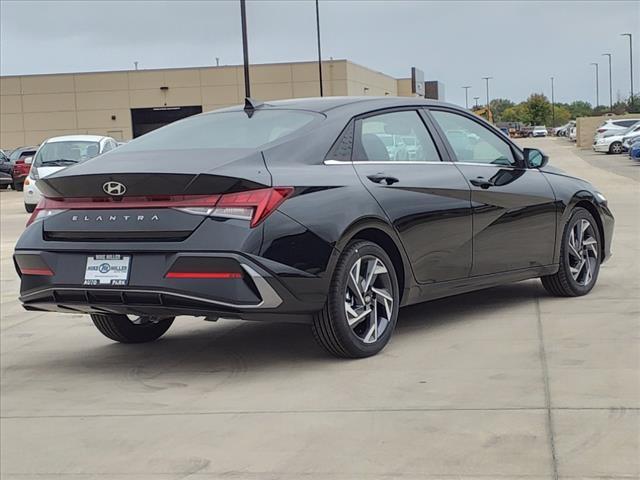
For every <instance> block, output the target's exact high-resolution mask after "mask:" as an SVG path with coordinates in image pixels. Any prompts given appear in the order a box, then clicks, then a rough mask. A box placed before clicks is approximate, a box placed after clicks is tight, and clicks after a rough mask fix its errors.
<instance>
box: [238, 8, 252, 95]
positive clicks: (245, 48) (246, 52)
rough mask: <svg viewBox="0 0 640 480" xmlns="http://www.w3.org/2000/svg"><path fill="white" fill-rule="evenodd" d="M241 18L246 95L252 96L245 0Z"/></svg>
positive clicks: (241, 9)
mask: <svg viewBox="0 0 640 480" xmlns="http://www.w3.org/2000/svg"><path fill="white" fill-rule="evenodd" d="M240 20H241V21H242V55H243V57H244V96H245V97H247V98H249V97H251V86H250V85H251V84H250V82H249V45H248V43H247V11H246V5H245V0H240Z"/></svg>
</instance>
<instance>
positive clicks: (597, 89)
mask: <svg viewBox="0 0 640 480" xmlns="http://www.w3.org/2000/svg"><path fill="white" fill-rule="evenodd" d="M589 65H593V66H594V67H596V108H598V106H599V105H600V92H599V86H598V67H599V65H598V64H597V63H596V62H591V63H590V64H589Z"/></svg>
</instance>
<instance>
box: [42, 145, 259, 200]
mask: <svg viewBox="0 0 640 480" xmlns="http://www.w3.org/2000/svg"><path fill="white" fill-rule="evenodd" d="M48 168H52V167H48ZM53 168H57V169H58V171H56V172H55V173H53V174H50V175H49V174H48V176H46V177H45V178H42V179H41V181H40V182H39V183H38V188H39V189H40V190H41V191H42V193H43V194H44V195H45V196H46V197H49V198H81V197H90V198H104V197H114V198H115V197H119V196H135V197H140V196H157V195H211V194H223V193H230V192H238V191H244V190H253V189H257V188H264V187H267V186H270V185H271V176H270V174H269V172H268V171H267V169H266V167H265V164H264V160H263V158H262V154H261V153H260V152H259V151H256V150H249V149H197V150H196V149H194V150H179V151H177V150H175V151H171V150H163V151H148V152H127V153H122V154H119V153H118V151H117V150H113V151H112V152H109V153H107V154H105V155H100V156H98V157H95V158H93V159H91V160H88V161H86V162H83V163H80V164H78V165H73V166H71V167H68V168H65V169H60V168H59V167H53ZM40 170H42V167H41V168H40V169H39V171H38V173H40ZM41 176H42V174H41ZM109 182H116V183H119V184H121V185H123V186H124V194H123V195H115V196H113V195H109V194H108V193H107V191H108V190H109V189H108V188H107V187H106V184H107V183H109Z"/></svg>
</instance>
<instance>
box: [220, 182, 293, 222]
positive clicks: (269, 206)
mask: <svg viewBox="0 0 640 480" xmlns="http://www.w3.org/2000/svg"><path fill="white" fill-rule="evenodd" d="M292 193H293V188H292V187H275V188H264V189H261V190H250V191H248V192H238V193H229V194H227V195H223V196H222V197H221V198H220V201H219V202H218V204H217V205H216V208H215V209H214V211H213V213H211V215H212V216H215V217H227V218H243V219H246V220H250V221H251V223H250V225H251V227H255V226H256V225H258V224H259V223H260V222H262V221H263V220H264V219H265V218H267V217H268V216H269V215H271V213H273V212H274V211H275V210H276V208H278V206H280V204H281V203H282V202H284V201H285V200H286V199H287V197H288V196H289V195H291V194H292Z"/></svg>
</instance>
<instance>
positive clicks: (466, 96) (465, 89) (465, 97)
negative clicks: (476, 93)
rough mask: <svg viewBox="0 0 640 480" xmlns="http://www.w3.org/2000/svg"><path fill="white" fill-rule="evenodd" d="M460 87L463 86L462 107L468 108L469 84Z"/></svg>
mask: <svg viewBox="0 0 640 480" xmlns="http://www.w3.org/2000/svg"><path fill="white" fill-rule="evenodd" d="M462 88H464V108H466V109H469V89H470V88H471V86H468V87H462Z"/></svg>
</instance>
